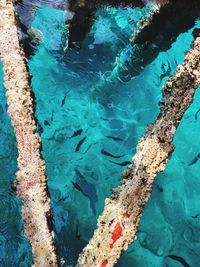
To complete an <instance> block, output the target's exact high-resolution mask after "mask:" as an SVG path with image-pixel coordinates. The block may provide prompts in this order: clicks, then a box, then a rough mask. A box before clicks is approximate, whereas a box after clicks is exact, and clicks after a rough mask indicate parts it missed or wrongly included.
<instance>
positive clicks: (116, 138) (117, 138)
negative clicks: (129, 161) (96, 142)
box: [106, 135, 124, 141]
mask: <svg viewBox="0 0 200 267" xmlns="http://www.w3.org/2000/svg"><path fill="white" fill-rule="evenodd" d="M106 138H109V139H112V140H115V141H124V140H123V139H122V138H120V137H115V136H111V135H107V136H106Z"/></svg>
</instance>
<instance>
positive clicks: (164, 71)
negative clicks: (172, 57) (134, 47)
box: [160, 61, 172, 82]
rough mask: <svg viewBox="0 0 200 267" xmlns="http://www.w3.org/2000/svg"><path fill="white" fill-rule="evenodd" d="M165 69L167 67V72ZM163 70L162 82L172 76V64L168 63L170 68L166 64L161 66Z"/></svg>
mask: <svg viewBox="0 0 200 267" xmlns="http://www.w3.org/2000/svg"><path fill="white" fill-rule="evenodd" d="M165 67H167V70H166V69H165ZM161 69H162V71H163V73H162V74H161V75H160V82H162V80H163V79H164V78H165V77H168V76H170V75H171V71H172V69H171V66H170V63H169V61H168V66H167V65H166V64H165V63H164V64H162V65H161Z"/></svg>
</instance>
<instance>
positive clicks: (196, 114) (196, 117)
mask: <svg viewBox="0 0 200 267" xmlns="http://www.w3.org/2000/svg"><path fill="white" fill-rule="evenodd" d="M199 112H200V108H199V109H198V110H197V112H196V113H195V115H194V117H195V120H197V119H198V113H199Z"/></svg>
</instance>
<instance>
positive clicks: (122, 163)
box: [110, 161, 132, 166]
mask: <svg viewBox="0 0 200 267" xmlns="http://www.w3.org/2000/svg"><path fill="white" fill-rule="evenodd" d="M110 162H112V163H114V164H116V165H119V166H126V165H131V164H132V162H131V161H123V162H115V161H110Z"/></svg>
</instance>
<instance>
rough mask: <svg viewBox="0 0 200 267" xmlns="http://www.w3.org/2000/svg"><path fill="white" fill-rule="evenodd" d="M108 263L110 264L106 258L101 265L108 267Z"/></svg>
mask: <svg viewBox="0 0 200 267" xmlns="http://www.w3.org/2000/svg"><path fill="white" fill-rule="evenodd" d="M107 264H108V260H104V261H103V262H102V264H101V266H100V267H106V265H107Z"/></svg>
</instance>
